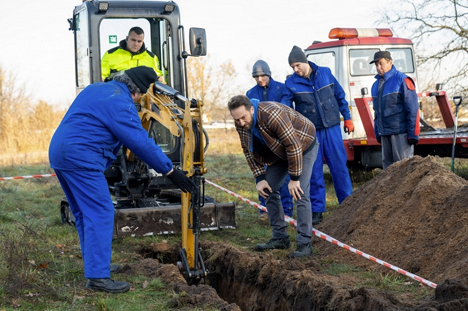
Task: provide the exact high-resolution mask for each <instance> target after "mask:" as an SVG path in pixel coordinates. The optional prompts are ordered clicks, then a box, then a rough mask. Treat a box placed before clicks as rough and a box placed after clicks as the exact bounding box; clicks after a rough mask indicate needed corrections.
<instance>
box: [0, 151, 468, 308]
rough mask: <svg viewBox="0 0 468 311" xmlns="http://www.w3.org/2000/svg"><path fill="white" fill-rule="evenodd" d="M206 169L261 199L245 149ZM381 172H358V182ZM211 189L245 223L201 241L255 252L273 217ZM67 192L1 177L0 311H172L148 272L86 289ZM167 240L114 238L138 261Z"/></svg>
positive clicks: (375, 284)
mask: <svg viewBox="0 0 468 311" xmlns="http://www.w3.org/2000/svg"><path fill="white" fill-rule="evenodd" d="M449 162H450V161H449ZM448 164H449V165H450V163H448ZM206 167H207V168H208V172H207V174H206V175H205V177H206V178H207V179H209V180H211V181H212V182H214V183H216V184H219V185H220V186H223V187H225V188H227V189H230V190H232V191H234V192H236V193H238V194H240V195H242V196H244V197H246V198H248V199H251V200H253V201H257V199H258V195H257V192H256V191H255V181H254V178H253V176H252V173H251V172H250V169H249V168H248V166H247V162H246V160H245V158H244V156H243V155H242V154H224V155H219V154H210V153H208V155H207V156H206ZM466 167H467V166H465V165H464V162H463V163H462V162H458V163H457V164H456V172H457V171H458V172H460V171H468V170H467V169H466ZM51 172H52V170H51V169H50V168H49V167H48V166H47V165H37V166H15V167H14V166H8V167H0V176H5V177H7V176H20V175H21V176H22V175H31V174H46V173H51ZM228 172H229V173H228ZM231 172H232V173H231ZM380 172H381V171H379V170H374V171H354V170H353V171H351V178H352V181H353V185H354V187H359V186H360V185H362V184H363V183H365V182H366V181H368V180H370V179H371V178H373V177H375V176H376V175H377V174H379V173H380ZM325 180H326V187H327V210H328V211H327V213H326V214H325V217H327V216H328V215H330V214H331V213H333V211H334V210H335V209H336V208H337V207H338V202H337V200H336V197H335V194H334V189H333V184H332V181H331V176H330V174H329V173H328V172H327V170H325ZM206 194H207V195H209V196H211V197H214V198H215V199H216V200H217V201H219V202H232V201H234V202H235V203H236V204H237V210H236V222H237V225H238V229H237V230H227V229H226V230H220V231H212V232H203V233H202V234H201V237H200V239H201V240H210V241H220V242H223V243H230V244H231V245H233V246H235V247H237V248H240V249H244V250H246V251H251V252H252V253H253V248H254V246H255V244H257V243H262V242H265V241H267V240H269V239H270V238H271V229H270V227H269V225H268V223H261V222H259V221H258V219H257V217H258V211H257V210H256V209H255V208H254V207H251V206H250V205H248V204H247V203H245V202H243V201H240V200H237V199H236V198H234V197H232V196H230V195H229V194H226V193H224V192H223V191H221V190H218V189H216V188H214V187H212V186H210V185H206ZM62 197H63V192H62V189H61V188H60V185H59V184H58V181H57V180H56V178H55V177H48V178H38V179H24V180H11V181H0V249H1V252H0V310H17V309H18V308H19V307H18V305H21V307H20V308H21V309H22V310H172V309H173V307H172V304H171V301H173V300H174V299H177V297H178V294H176V293H174V292H173V291H172V289H171V288H169V287H168V285H166V284H164V283H162V282H161V281H160V280H159V279H148V278H146V277H145V276H144V275H136V276H132V277H129V276H127V275H125V281H128V282H130V284H131V286H132V288H133V289H132V290H131V291H130V292H129V293H126V294H124V295H111V294H106V293H94V292H90V291H87V290H85V282H86V280H85V279H84V277H83V260H82V258H81V253H80V247H79V240H78V237H77V234H76V231H75V230H74V228H72V227H70V226H64V225H62V224H61V221H60V213H59V204H60V200H61V199H62ZM287 230H288V233H289V234H290V236H291V238H292V242H293V245H292V247H295V244H294V242H295V235H296V233H295V230H294V229H293V228H292V226H288V229H287ZM163 240H167V242H168V243H169V244H176V243H180V240H181V239H180V235H167V236H150V237H144V238H124V239H121V240H116V241H114V242H113V255H112V261H113V262H114V263H132V262H137V261H138V260H139V259H140V258H141V256H140V255H139V254H137V253H136V251H137V250H138V249H142V248H145V247H146V248H150V247H151V243H160V242H162V241H163ZM315 251H316V250H315ZM287 254H288V252H287V251H279V252H274V256H275V257H276V258H278V259H285V258H286V256H287ZM162 260H163V262H164V261H167V259H164V258H162ZM165 263H169V262H165ZM320 265H321V267H322V269H323V272H324V273H327V274H329V275H330V276H336V277H339V276H340V275H341V276H343V275H352V276H354V277H355V278H356V279H359V280H360V281H359V282H358V283H357V284H356V285H355V286H366V287H371V288H377V289H382V290H386V291H390V292H396V293H399V292H408V291H409V292H412V293H414V296H415V297H420V298H421V299H422V298H424V297H426V296H427V295H428V294H429V293H431V289H429V288H425V287H420V286H418V284H419V283H416V282H415V281H412V280H411V279H408V278H405V277H403V276H400V275H398V274H397V273H395V272H393V271H390V270H389V271H388V272H384V273H382V272H380V273H379V272H374V271H362V270H361V269H359V268H356V267H352V266H348V265H342V264H339V263H331V262H321V263H320ZM115 278H116V279H117V280H119V278H122V276H121V275H116V276H115ZM143 284H146V285H145V286H143ZM179 295H183V293H182V294H179ZM181 309H183V307H182V308H181Z"/></svg>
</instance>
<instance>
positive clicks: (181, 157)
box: [60, 1, 236, 285]
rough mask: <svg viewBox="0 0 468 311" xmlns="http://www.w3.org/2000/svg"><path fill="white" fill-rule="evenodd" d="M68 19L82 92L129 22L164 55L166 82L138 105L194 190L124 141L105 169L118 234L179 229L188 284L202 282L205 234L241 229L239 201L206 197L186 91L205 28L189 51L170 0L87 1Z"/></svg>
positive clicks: (198, 131) (193, 106) (66, 210)
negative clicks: (191, 60) (189, 61)
mask: <svg viewBox="0 0 468 311" xmlns="http://www.w3.org/2000/svg"><path fill="white" fill-rule="evenodd" d="M69 23H70V30H72V31H73V32H74V36H75V60H76V62H75V67H76V87H77V93H79V91H80V90H82V89H83V88H85V87H86V86H87V85H89V84H91V83H94V82H99V81H101V72H100V59H101V57H102V55H103V54H104V53H105V51H106V50H107V49H108V48H109V46H111V45H110V44H111V43H112V44H113V45H114V46H115V45H116V44H117V42H118V37H120V38H125V35H126V33H127V31H128V29H129V28H130V27H132V26H135V25H139V26H140V27H142V28H143V29H144V31H145V44H146V46H147V48H148V49H151V51H152V52H153V53H154V54H155V55H156V56H157V57H158V58H159V60H160V63H161V67H162V68H161V69H163V73H164V80H165V82H166V84H163V83H161V82H158V81H156V82H155V83H153V84H152V85H151V86H150V88H149V89H148V91H147V93H146V94H144V95H143V96H142V97H141V99H140V101H139V103H138V104H136V108H137V110H138V114H139V116H140V119H141V122H142V125H143V128H145V129H146V130H147V131H148V135H149V137H150V138H152V139H153V140H154V141H155V143H156V144H157V145H158V146H160V147H161V149H162V151H163V152H164V153H165V154H166V155H167V156H168V157H169V158H170V159H171V161H172V162H173V164H174V166H175V167H176V168H180V169H181V170H183V171H185V172H186V174H187V176H188V177H190V178H191V179H192V181H193V182H194V183H195V185H196V190H195V191H193V192H192V193H184V192H181V191H180V190H179V189H178V188H177V187H176V186H175V185H174V184H172V182H171V181H170V180H169V179H168V178H167V177H166V176H164V175H162V174H158V173H157V172H156V171H154V170H153V169H152V168H151V167H149V166H148V165H147V164H146V163H145V162H143V161H142V160H140V159H139V158H138V157H137V156H136V155H135V154H133V153H132V151H131V150H129V149H127V148H126V147H125V146H123V147H122V148H121V150H120V151H119V153H118V154H117V158H116V159H115V160H114V162H113V163H112V165H111V166H110V167H109V168H108V169H107V170H106V171H105V173H104V174H105V177H106V179H107V183H108V185H109V191H110V194H111V195H113V198H114V207H115V222H114V238H120V237H126V236H148V235H158V234H172V233H181V235H182V248H181V249H180V252H179V253H180V259H181V261H180V262H178V263H177V264H178V267H179V270H180V271H181V273H182V275H183V276H184V278H185V279H186V281H187V283H188V284H189V285H194V284H198V283H200V282H201V281H204V280H205V277H206V276H207V274H208V271H207V269H206V268H205V266H204V262H203V258H202V256H201V251H200V248H199V243H198V241H199V236H200V232H201V231H206V230H218V229H223V228H230V229H234V228H236V223H235V204H234V203H233V202H230V203H217V202H216V201H215V200H214V199H213V198H210V197H208V196H206V195H205V182H204V177H203V175H204V174H205V173H206V168H205V164H204V153H205V152H206V150H207V148H208V145H209V139H208V135H207V133H206V131H205V130H204V129H203V122H202V120H203V103H202V102H200V101H198V100H196V99H190V100H189V97H188V96H187V95H186V94H187V93H188V92H187V89H188V88H187V77H186V72H187V69H186V58H187V57H189V56H204V55H206V37H205V31H204V29H201V28H191V29H190V34H189V41H190V54H189V53H187V52H186V51H185V44H184V31H183V29H184V28H183V26H182V25H180V12H179V8H178V6H177V4H176V3H174V2H173V1H166V2H162V1H105V2H104V1H83V3H82V4H81V5H79V6H77V7H75V10H74V12H73V18H71V19H69ZM122 25H125V27H122ZM147 38H148V42H147ZM107 40H108V42H107ZM179 90H180V91H179ZM60 212H61V219H62V223H64V224H70V225H74V217H73V214H72V213H71V212H70V207H69V205H68V202H67V200H66V198H64V199H63V200H62V202H61V205H60Z"/></svg>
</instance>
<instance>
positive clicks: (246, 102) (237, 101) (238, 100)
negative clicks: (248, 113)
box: [228, 95, 252, 111]
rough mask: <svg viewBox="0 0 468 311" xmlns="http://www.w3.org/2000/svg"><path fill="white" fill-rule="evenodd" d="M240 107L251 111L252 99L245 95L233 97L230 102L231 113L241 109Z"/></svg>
mask: <svg viewBox="0 0 468 311" xmlns="http://www.w3.org/2000/svg"><path fill="white" fill-rule="evenodd" d="M240 106H244V107H245V109H246V110H250V107H252V103H251V102H250V99H249V98H248V97H247V96H245V95H236V96H234V97H232V98H231V99H230V100H229V102H228V108H229V111H232V110H234V109H237V108H239V107H240Z"/></svg>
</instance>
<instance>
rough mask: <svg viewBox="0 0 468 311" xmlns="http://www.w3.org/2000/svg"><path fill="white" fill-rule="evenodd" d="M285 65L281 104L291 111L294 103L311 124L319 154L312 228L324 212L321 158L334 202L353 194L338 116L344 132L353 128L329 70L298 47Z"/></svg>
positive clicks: (314, 175) (313, 188) (312, 195)
mask: <svg viewBox="0 0 468 311" xmlns="http://www.w3.org/2000/svg"><path fill="white" fill-rule="evenodd" d="M288 61H289V65H290V66H291V68H292V69H293V70H294V74H292V75H291V76H290V77H289V78H288V79H286V82H285V87H284V92H283V96H282V97H281V102H282V103H283V104H285V105H288V106H290V107H293V104H292V103H293V102H294V104H295V109H296V110H297V111H299V112H300V113H302V114H303V115H304V116H306V117H307V118H308V119H309V120H310V121H312V123H314V125H315V128H316V130H317V143H318V144H319V151H318V155H317V160H316V161H315V163H314V167H313V170H312V177H311V178H310V201H311V204H312V224H314V225H316V224H318V223H320V222H321V221H322V219H323V217H322V213H323V212H325V211H326V193H325V181H324V178H323V158H325V160H326V162H327V165H328V167H329V169H330V173H331V175H332V178H333V185H334V186H335V193H336V196H337V198H338V202H339V203H340V204H341V202H343V201H344V199H346V198H347V197H348V196H349V195H351V193H352V192H353V186H352V184H351V178H350V177H349V171H348V168H347V166H346V161H347V157H346V150H345V148H344V145H343V139H342V136H341V129H340V114H341V115H342V116H343V118H344V130H345V132H348V133H351V132H353V131H354V125H353V122H352V121H351V115H350V112H349V108H348V102H347V101H346V99H345V93H344V90H343V88H342V87H341V85H340V84H339V83H338V81H337V80H336V79H335V77H334V76H333V74H332V73H331V70H330V68H327V67H320V66H317V65H316V64H314V63H313V62H309V61H307V57H306V56H305V54H304V52H303V51H302V50H301V48H299V47H298V46H294V47H293V49H292V50H291V53H290V54H289V59H288Z"/></svg>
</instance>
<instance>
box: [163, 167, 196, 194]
mask: <svg viewBox="0 0 468 311" xmlns="http://www.w3.org/2000/svg"><path fill="white" fill-rule="evenodd" d="M167 178H169V180H170V181H172V183H173V184H174V185H176V186H177V187H179V188H180V190H182V191H183V192H192V191H193V190H195V184H194V182H193V181H192V180H191V179H190V178H188V177H187V176H185V173H184V172H183V171H181V170H178V169H174V170H173V171H172V173H170V174H169V175H167Z"/></svg>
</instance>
